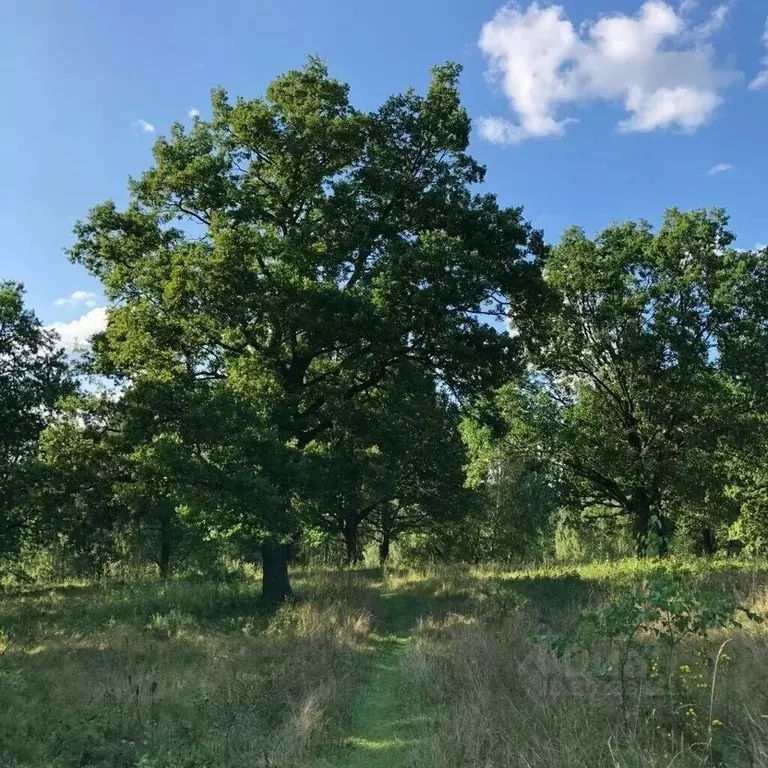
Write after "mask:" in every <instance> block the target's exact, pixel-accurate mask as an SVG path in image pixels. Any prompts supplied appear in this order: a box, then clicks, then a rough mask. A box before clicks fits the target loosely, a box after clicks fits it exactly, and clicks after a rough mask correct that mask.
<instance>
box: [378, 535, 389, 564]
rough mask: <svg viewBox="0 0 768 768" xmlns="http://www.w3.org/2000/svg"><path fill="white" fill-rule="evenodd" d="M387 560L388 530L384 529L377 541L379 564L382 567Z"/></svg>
mask: <svg viewBox="0 0 768 768" xmlns="http://www.w3.org/2000/svg"><path fill="white" fill-rule="evenodd" d="M387 560H389V531H388V530H384V531H383V533H382V534H381V542H380V543H379V565H380V566H381V567H382V568H384V567H385V566H386V565H387Z"/></svg>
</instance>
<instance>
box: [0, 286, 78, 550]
mask: <svg viewBox="0 0 768 768" xmlns="http://www.w3.org/2000/svg"><path fill="white" fill-rule="evenodd" d="M57 342H58V339H57V337H56V334H55V333H53V332H52V331H49V330H46V329H45V328H43V326H42V325H41V323H40V321H39V320H38V319H37V317H36V316H35V314H34V313H33V312H32V311H31V310H29V309H26V308H25V307H24V289H23V287H22V286H21V285H19V284H18V283H12V282H7V281H6V282H0V425H1V426H0V555H2V556H7V555H9V554H13V553H14V552H15V551H16V550H17V549H18V546H19V544H20V542H21V539H22V535H23V533H24V531H25V528H26V527H27V525H28V524H29V523H30V519H29V512H30V507H29V498H30V497H29V494H30V491H31V490H32V489H33V488H34V485H35V483H36V482H37V476H36V473H35V466H34V462H33V459H34V455H35V448H36V445H37V440H38V438H39V436H40V433H41V432H42V430H43V429H44V427H45V425H46V424H47V423H48V422H49V421H50V420H51V418H52V417H53V415H54V413H55V407H56V403H57V401H58V400H59V398H60V397H62V396H63V395H64V394H66V393H67V392H70V391H72V389H73V382H72V379H71V377H70V375H69V370H68V365H67V361H66V358H65V355H64V352H63V350H62V349H61V348H60V347H59V345H58V343H57Z"/></svg>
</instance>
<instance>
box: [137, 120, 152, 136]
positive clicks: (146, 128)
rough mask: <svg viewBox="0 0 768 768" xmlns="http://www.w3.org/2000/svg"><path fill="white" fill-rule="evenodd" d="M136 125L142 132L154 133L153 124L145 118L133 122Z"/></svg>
mask: <svg viewBox="0 0 768 768" xmlns="http://www.w3.org/2000/svg"><path fill="white" fill-rule="evenodd" d="M135 125H136V127H137V128H139V129H141V130H142V131H143V132H144V133H154V132H155V126H154V125H152V123H148V122H147V121H146V120H141V119H139V120H137V121H136V123H135Z"/></svg>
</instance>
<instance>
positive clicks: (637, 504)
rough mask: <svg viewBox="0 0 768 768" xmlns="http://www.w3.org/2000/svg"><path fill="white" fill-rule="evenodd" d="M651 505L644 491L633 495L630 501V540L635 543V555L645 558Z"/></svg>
mask: <svg viewBox="0 0 768 768" xmlns="http://www.w3.org/2000/svg"><path fill="white" fill-rule="evenodd" d="M650 523H651V504H650V501H649V500H648V494H647V493H646V492H645V491H644V490H639V491H637V492H636V493H635V495H634V497H633V499H632V538H633V539H634V542H635V554H636V555H637V556H638V557H645V556H646V555H647V554H648V544H649V541H648V534H649V533H650Z"/></svg>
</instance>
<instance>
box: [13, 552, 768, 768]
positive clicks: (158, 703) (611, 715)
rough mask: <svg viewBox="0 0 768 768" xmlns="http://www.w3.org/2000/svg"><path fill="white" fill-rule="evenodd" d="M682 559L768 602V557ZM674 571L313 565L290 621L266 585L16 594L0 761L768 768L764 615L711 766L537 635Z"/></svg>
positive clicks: (304, 573) (737, 656)
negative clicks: (624, 706) (264, 600)
mask: <svg viewBox="0 0 768 768" xmlns="http://www.w3.org/2000/svg"><path fill="white" fill-rule="evenodd" d="M669 564H670V563H669V562H668V563H667V565H669ZM672 564H673V566H674V567H675V568H678V569H682V570H683V571H684V572H685V573H686V574H687V575H688V576H689V577H690V578H692V579H696V580H698V581H701V583H709V584H712V585H715V586H716V587H717V588H719V589H721V590H724V591H729V592H733V593H736V594H738V595H739V597H740V599H741V600H742V601H743V602H746V603H749V604H750V605H752V606H753V607H755V608H757V609H758V610H764V609H765V606H766V604H768V600H767V599H766V594H767V593H766V585H768V566H766V564H765V563H763V562H755V561H739V562H737V561H715V562H704V561H673V563H672ZM658 566H659V563H654V562H638V561H632V560H630V561H622V562H618V563H610V564H605V563H602V564H592V565H587V566H580V567H576V566H567V567H566V566H558V567H548V568H537V569H520V570H515V571H512V570H501V569H494V568H491V567H482V568H470V567H458V566H457V567H451V568H434V569H430V570H426V571H409V570H393V571H391V572H390V573H388V574H387V576H386V577H384V576H382V574H381V572H380V571H378V570H360V571H352V572H334V571H328V570H299V571H296V572H295V573H294V575H293V578H294V585H295V589H296V594H297V600H296V602H294V603H293V604H291V605H288V606H285V607H283V608H281V609H280V610H278V611H276V612H275V611H273V610H268V609H267V608H265V607H264V606H263V605H262V604H261V603H260V601H259V598H258V584H257V583H255V582H252V581H249V580H243V581H238V582H232V583H221V584H213V583H185V582H174V583H171V584H169V585H167V586H161V585H158V584H155V583H149V582H141V583H138V582H137V583H131V584H108V583H104V584H82V583H81V584H75V583H73V584H58V585H38V586H35V587H34V588H26V589H19V590H16V591H7V592H5V593H3V594H2V596H0V632H2V633H3V634H2V637H3V641H2V645H0V650H2V649H3V648H5V652H4V653H3V655H0V766H2V768H5V767H6V766H7V767H9V768H32V767H33V766H34V768H42V767H43V766H45V767H46V768H48V767H52V768H65V766H66V767H68V766H81V767H82V768H85V767H86V766H88V767H90V768H97V767H98V768H102V767H104V768H106V766H110V767H112V766H116V767H117V768H120V767H122V768H129V767H130V768H134V767H135V768H139V767H141V768H203V766H205V768H234V767H235V766H238V767H239V766H243V765H248V766H257V768H258V767H259V766H261V767H262V768H267V767H268V766H269V767H270V768H277V767H278V766H280V767H281V768H289V767H292V766H296V767H298V766H301V768H356V767H357V766H372V767H373V768H397V767H399V766H403V767H405V766H408V767H409V768H410V767H415V766H419V768H431V767H432V766H434V768H438V766H440V768H451V766H456V768H459V766H462V767H464V766H469V767H472V766H478V768H481V767H484V766H490V765H493V766H500V767H502V768H503V767H506V766H509V767H510V768H511V766H521V765H522V766H530V768H549V766H560V765H563V766H569V767H571V766H572V767H573V768H600V767H601V766H606V768H608V767H610V768H616V766H621V767H622V768H624V766H627V767H634V766H637V767H638V768H639V767H640V766H644V767H645V768H649V767H650V766H667V765H675V766H676V768H678V767H679V766H694V765H704V764H706V765H709V766H715V765H722V766H733V767H734V768H741V766H745V767H746V766H748V765H750V766H751V765H764V764H768V718H767V717H766V716H767V715H768V692H767V691H765V688H766V686H765V685H764V680H765V679H768V634H766V629H765V628H764V625H753V624H747V625H745V626H743V627H742V628H741V629H737V630H734V632H733V633H732V634H733V637H734V638H735V639H734V641H733V642H732V643H731V644H730V645H729V654H730V656H731V657H733V662H732V664H730V666H729V667H728V669H725V668H724V669H723V670H721V675H720V679H719V680H718V684H717V690H716V694H717V695H716V697H715V699H714V707H715V711H716V714H717V717H718V720H721V721H722V722H723V726H722V728H719V730H718V732H717V734H716V738H713V743H712V745H710V747H708V751H707V756H706V761H705V762H702V755H703V752H702V748H701V746H700V745H698V746H697V745H696V744H695V743H687V742H685V740H683V741H682V742H681V741H680V740H679V739H677V740H675V739H672V738H671V737H670V735H669V734H667V733H665V732H663V728H662V729H661V730H658V729H657V730H654V729H653V728H650V727H646V725H645V724H644V722H643V718H641V717H640V716H639V715H640V713H641V712H645V709H644V707H645V706H646V704H647V701H646V699H647V695H648V694H647V691H645V690H644V689H641V690H640V691H639V694H638V698H637V702H635V701H634V700H633V703H632V706H633V707H634V708H635V709H634V710H633V711H636V712H637V715H638V717H637V718H636V720H637V722H635V721H632V722H630V723H629V724H627V723H626V722H624V721H622V719H621V716H620V709H621V708H620V707H619V706H618V699H617V696H618V693H617V691H616V689H615V686H613V684H612V683H611V682H610V680H609V678H608V677H605V675H604V671H605V670H604V669H603V667H605V665H606V664H609V663H610V662H611V659H612V656H611V654H612V653H613V651H612V649H611V648H609V647H608V646H605V647H603V646H599V647H597V646H596V647H595V648H594V649H592V650H591V652H590V653H589V654H586V655H584V654H577V655H575V656H573V657H566V658H562V659H559V658H557V657H556V656H555V655H554V654H553V653H552V652H551V651H550V650H549V649H548V646H547V645H546V643H543V642H541V641H540V638H542V637H544V636H546V635H547V634H548V633H551V632H553V631H564V630H567V629H568V628H575V627H578V626H579V625H580V623H581V622H582V621H583V618H582V614H583V611H584V610H585V609H586V608H588V607H590V606H593V607H594V606H599V605H601V604H602V603H604V602H605V601H606V600H608V599H611V595H612V593H613V592H614V591H615V590H616V588H617V586H618V585H622V584H628V583H632V582H633V581H637V580H639V579H641V578H643V577H644V576H645V575H647V574H648V573H649V572H650V570H651V569H653V568H655V567H658ZM688 576H687V577H688ZM698 581H697V583H698ZM724 637H725V636H724V635H722V634H720V635H717V636H716V637H713V638H711V646H712V647H714V646H716V645H717V644H718V643H719V642H721V641H722V640H723V639H724ZM705 650H706V652H707V653H709V654H711V653H712V652H713V651H712V648H710V647H708V648H707V649H705ZM707 674H708V675H709V672H708V673H707ZM601 675H603V676H602V677H601ZM705 694H706V695H705ZM701 696H702V697H704V698H708V696H709V691H708V690H707V691H704V692H703V693H702V694H701ZM643 697H646V699H644V698H643ZM697 706H698V705H697ZM697 717H700V718H701V717H703V713H699V714H698V715H697ZM675 738H677V737H675Z"/></svg>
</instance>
